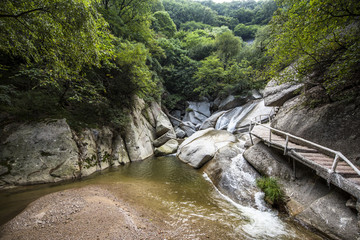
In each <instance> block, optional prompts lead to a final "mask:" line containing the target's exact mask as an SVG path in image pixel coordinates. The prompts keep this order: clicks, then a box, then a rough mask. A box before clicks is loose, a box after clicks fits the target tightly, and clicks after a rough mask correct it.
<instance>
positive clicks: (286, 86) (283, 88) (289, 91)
mask: <svg viewBox="0 0 360 240" xmlns="http://www.w3.org/2000/svg"><path fill="white" fill-rule="evenodd" d="M302 87H303V84H296V85H292V84H290V83H283V84H279V83H278V82H277V81H276V80H275V79H273V80H271V81H270V82H269V83H268V84H267V85H266V87H265V89H264V91H263V95H264V99H265V106H282V105H283V104H284V103H285V102H286V101H287V100H289V99H291V98H293V97H295V96H296V95H297V94H298V90H299V89H301V88H302Z"/></svg>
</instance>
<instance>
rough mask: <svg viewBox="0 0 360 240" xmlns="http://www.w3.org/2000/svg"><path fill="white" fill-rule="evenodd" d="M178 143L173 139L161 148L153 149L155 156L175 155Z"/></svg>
mask: <svg viewBox="0 0 360 240" xmlns="http://www.w3.org/2000/svg"><path fill="white" fill-rule="evenodd" d="M178 146H179V143H178V141H176V140H175V139H171V140H169V141H167V142H166V143H165V144H163V145H162V146H160V147H158V148H155V156H165V155H169V154H172V153H175V152H176V150H177V149H178Z"/></svg>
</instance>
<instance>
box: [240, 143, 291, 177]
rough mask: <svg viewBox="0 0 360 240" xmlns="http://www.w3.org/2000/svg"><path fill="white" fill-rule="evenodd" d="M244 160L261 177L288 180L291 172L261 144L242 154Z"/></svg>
mask: <svg viewBox="0 0 360 240" xmlns="http://www.w3.org/2000/svg"><path fill="white" fill-rule="evenodd" d="M244 158H245V159H246V160H247V161H248V162H249V163H250V164H251V165H252V166H253V167H254V168H256V170H257V171H259V172H260V173H261V174H262V175H266V176H274V177H280V178H282V179H285V180H290V179H291V176H292V170H291V168H290V167H289V166H288V165H284V164H283V163H282V162H283V158H282V157H280V156H278V155H277V154H275V153H274V152H273V151H272V150H271V149H269V148H267V147H266V146H265V145H264V144H263V143H262V142H259V143H257V144H255V145H254V146H252V147H251V148H250V149H249V150H246V151H245V152H244Z"/></svg>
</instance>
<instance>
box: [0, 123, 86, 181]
mask: <svg viewBox="0 0 360 240" xmlns="http://www.w3.org/2000/svg"><path fill="white" fill-rule="evenodd" d="M1 135H2V136H1V139H2V142H1V151H0V161H1V162H0V163H1V165H2V166H3V167H2V172H3V174H2V175H1V177H0V180H1V181H2V182H3V183H7V184H36V183H45V182H57V181H61V180H65V179H69V178H72V177H75V176H77V174H79V166H78V163H77V161H78V152H77V146H76V143H75V141H74V140H73V139H72V133H71V130H70V128H69V126H68V125H67V123H66V121H65V119H62V120H55V121H52V122H40V123H29V124H21V125H19V126H16V125H14V124H12V125H8V126H6V127H5V128H4V129H3V130H2V134H1Z"/></svg>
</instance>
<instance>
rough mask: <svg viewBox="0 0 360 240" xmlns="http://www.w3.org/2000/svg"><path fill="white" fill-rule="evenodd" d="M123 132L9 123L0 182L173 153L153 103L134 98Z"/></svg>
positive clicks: (165, 123)
mask: <svg viewBox="0 0 360 240" xmlns="http://www.w3.org/2000/svg"><path fill="white" fill-rule="evenodd" d="M133 101H134V104H133V106H134V107H133V109H131V114H129V116H128V118H129V121H128V124H127V126H126V130H125V131H124V132H125V134H123V135H121V134H120V132H117V131H114V130H113V129H111V128H110V127H106V126H103V127H101V128H96V129H89V128H85V129H83V130H81V131H80V132H75V131H74V130H72V129H71V128H70V127H69V125H68V123H67V122H66V119H51V120H48V121H43V122H25V123H12V124H8V125H6V126H4V127H3V128H2V131H1V134H0V135H1V139H2V141H1V151H0V159H1V161H0V168H1V170H0V185H1V186H2V187H6V188H7V187H11V186H14V185H30V184H39V183H50V182H59V181H63V180H68V179H73V178H79V177H84V176H89V175H91V174H92V173H94V172H96V171H99V170H104V169H107V168H109V167H111V166H114V167H115V166H119V165H122V164H126V163H129V162H130V161H139V160H144V159H146V158H148V157H150V156H152V155H154V153H156V154H157V155H164V154H170V153H173V152H175V151H176V149H177V145H178V144H177V141H174V140H173V139H175V138H176V137H175V132H174V129H173V127H172V126H171V123H170V121H169V119H168V118H167V116H166V115H165V114H164V113H163V112H162V111H161V109H160V106H159V105H158V104H157V103H156V102H152V103H151V104H149V105H146V104H145V102H144V101H143V100H142V99H140V98H138V97H134V99H133Z"/></svg>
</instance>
